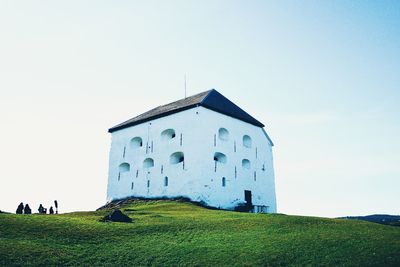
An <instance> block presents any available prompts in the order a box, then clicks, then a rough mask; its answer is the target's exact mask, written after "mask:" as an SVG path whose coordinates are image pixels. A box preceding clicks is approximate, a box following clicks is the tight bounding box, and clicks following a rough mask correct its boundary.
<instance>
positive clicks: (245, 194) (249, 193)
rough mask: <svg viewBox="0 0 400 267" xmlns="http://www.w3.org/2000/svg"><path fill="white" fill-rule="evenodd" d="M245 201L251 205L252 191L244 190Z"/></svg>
mask: <svg viewBox="0 0 400 267" xmlns="http://www.w3.org/2000/svg"><path fill="white" fill-rule="evenodd" d="M244 201H246V205H248V206H251V205H253V203H252V202H251V191H250V190H244Z"/></svg>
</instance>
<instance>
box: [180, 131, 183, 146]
mask: <svg viewBox="0 0 400 267" xmlns="http://www.w3.org/2000/svg"><path fill="white" fill-rule="evenodd" d="M182 139H183V136H182V134H181V140H180V144H181V146H182Z"/></svg>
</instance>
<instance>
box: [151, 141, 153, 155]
mask: <svg viewBox="0 0 400 267" xmlns="http://www.w3.org/2000/svg"><path fill="white" fill-rule="evenodd" d="M151 153H153V141H151Z"/></svg>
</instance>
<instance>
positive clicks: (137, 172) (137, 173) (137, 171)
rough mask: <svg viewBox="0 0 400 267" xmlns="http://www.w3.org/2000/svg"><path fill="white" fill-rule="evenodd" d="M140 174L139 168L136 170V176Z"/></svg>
mask: <svg viewBox="0 0 400 267" xmlns="http://www.w3.org/2000/svg"><path fill="white" fill-rule="evenodd" d="M138 176H139V170H136V178H138Z"/></svg>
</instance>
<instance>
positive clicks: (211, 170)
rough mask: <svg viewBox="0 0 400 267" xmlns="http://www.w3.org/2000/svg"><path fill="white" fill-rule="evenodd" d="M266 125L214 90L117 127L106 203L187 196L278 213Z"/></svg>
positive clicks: (215, 204) (219, 204) (216, 204)
mask: <svg viewBox="0 0 400 267" xmlns="http://www.w3.org/2000/svg"><path fill="white" fill-rule="evenodd" d="M263 127H264V125H263V124H262V123H261V122H259V121H257V120H256V119H254V118H253V117H252V116H250V115H249V114H247V113H246V112H245V111H243V110H242V109H241V108H239V107H238V106H236V105H235V104H234V103H232V102H231V101H230V100H228V99H227V98H225V97H224V96H223V95H221V94H220V93H219V92H217V91H216V90H214V89H212V90H209V91H206V92H203V93H200V94H197V95H194V96H191V97H188V98H185V99H181V100H179V101H176V102H173V103H170V104H167V105H164V106H159V107H156V108H154V109H152V110H150V111H148V112H145V113H143V114H141V115H139V116H137V117H135V118H133V119H130V120H128V121H126V122H123V123H121V124H118V125H116V126H114V127H112V128H111V129H109V132H110V133H111V136H112V143H111V150H110V161H109V174H108V188H107V200H108V201H112V200H116V199H121V198H126V197H145V198H160V197H170V198H173V197H187V198H190V199H191V200H193V201H200V202H203V203H204V204H206V205H208V206H212V207H217V208H223V209H233V208H235V207H236V206H238V205H240V204H242V205H243V204H247V206H252V207H253V211H254V212H268V213H274V212H276V198H275V181H274V179H275V178H274V168H273V160H272V146H273V143H272V141H271V139H270V138H269V137H268V135H267V133H266V132H265V130H264V128H263Z"/></svg>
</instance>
